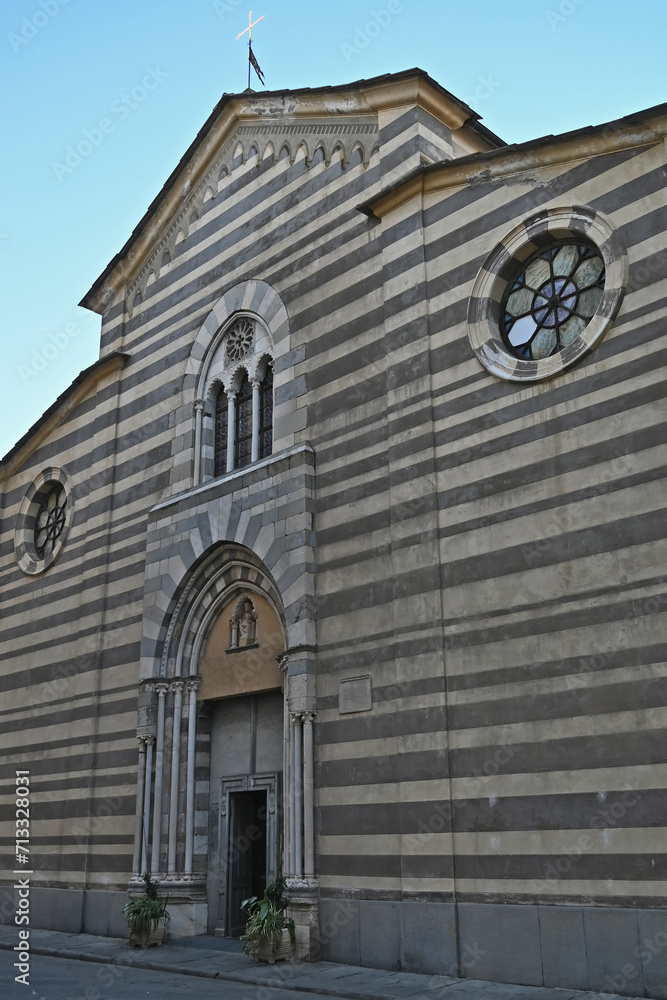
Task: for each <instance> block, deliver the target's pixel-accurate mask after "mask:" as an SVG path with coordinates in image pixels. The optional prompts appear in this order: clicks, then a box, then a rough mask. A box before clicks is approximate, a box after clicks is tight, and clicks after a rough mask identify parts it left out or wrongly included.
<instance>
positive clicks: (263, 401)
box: [259, 365, 273, 458]
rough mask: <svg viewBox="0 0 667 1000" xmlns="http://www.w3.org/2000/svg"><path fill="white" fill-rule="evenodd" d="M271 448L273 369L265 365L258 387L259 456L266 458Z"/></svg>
mask: <svg viewBox="0 0 667 1000" xmlns="http://www.w3.org/2000/svg"><path fill="white" fill-rule="evenodd" d="M272 448H273V369H272V367H271V365H268V366H267V369H266V374H265V376H264V378H263V379H262V383H261V385H260V387H259V457H260V458H266V457H267V456H268V455H270V454H271V450H272Z"/></svg>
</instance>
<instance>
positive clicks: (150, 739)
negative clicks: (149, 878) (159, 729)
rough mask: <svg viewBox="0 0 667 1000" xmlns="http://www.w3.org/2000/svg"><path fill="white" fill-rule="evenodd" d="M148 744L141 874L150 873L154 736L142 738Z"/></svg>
mask: <svg viewBox="0 0 667 1000" xmlns="http://www.w3.org/2000/svg"><path fill="white" fill-rule="evenodd" d="M142 738H143V740H144V741H145V743H146V771H145V781H144V821H143V825H142V829H141V872H142V873H143V872H145V871H148V831H149V830H150V820H151V785H152V780H153V747H154V746H155V737H154V736H144V737H142Z"/></svg>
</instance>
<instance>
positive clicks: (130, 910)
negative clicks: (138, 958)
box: [123, 872, 171, 948]
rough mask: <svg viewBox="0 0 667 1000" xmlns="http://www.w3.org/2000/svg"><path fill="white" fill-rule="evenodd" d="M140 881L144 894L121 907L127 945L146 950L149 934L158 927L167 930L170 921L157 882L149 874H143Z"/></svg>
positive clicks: (164, 900)
mask: <svg viewBox="0 0 667 1000" xmlns="http://www.w3.org/2000/svg"><path fill="white" fill-rule="evenodd" d="M142 881H143V883H144V885H145V886H146V890H145V892H143V893H142V895H141V896H134V897H133V898H132V899H131V900H130V901H129V902H128V903H126V904H125V906H124V907H123V913H124V914H125V917H126V919H127V929H128V931H129V934H130V941H129V943H130V945H131V946H132V947H135V948H136V947H139V948H147V947H148V946H149V944H150V937H151V934H152V933H153V932H154V931H155V930H157V928H158V927H164V928H167V927H168V926H169V922H170V920H171V917H170V916H169V913H168V912H167V899H166V897H165V898H164V899H163V898H161V897H160V896H159V895H158V889H159V887H160V883H159V882H158V880H157V879H153V878H151V876H150V874H149V872H145V873H144V875H142Z"/></svg>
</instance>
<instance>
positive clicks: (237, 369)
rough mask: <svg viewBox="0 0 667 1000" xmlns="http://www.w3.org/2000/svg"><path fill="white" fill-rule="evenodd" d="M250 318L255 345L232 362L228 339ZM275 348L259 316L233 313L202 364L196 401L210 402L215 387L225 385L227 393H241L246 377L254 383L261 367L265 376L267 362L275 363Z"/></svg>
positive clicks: (249, 313)
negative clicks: (237, 326)
mask: <svg viewBox="0 0 667 1000" xmlns="http://www.w3.org/2000/svg"><path fill="white" fill-rule="evenodd" d="M243 318H246V319H248V320H249V321H250V322H251V323H252V326H253V330H254V343H253V345H252V348H251V349H250V350H249V352H248V354H247V355H246V356H244V357H242V358H240V359H239V360H238V361H235V362H230V361H229V359H228V357H227V353H226V343H227V338H228V336H229V334H230V333H232V331H233V330H234V329H235V327H236V323H237V321H238V320H239V319H243ZM274 350H275V349H274V345H273V339H272V337H271V333H270V330H269V328H268V326H267V325H266V323H264V322H263V320H262V319H261V317H260V316H258V315H257V314H256V313H253V312H250V311H248V310H241V311H239V312H237V313H234V314H233V315H232V316H231V318H230V319H229V320H228V322H227V323H225V324H224V326H223V327H222V329H221V330H219V331H218V334H217V336H216V337H215V340H214V341H213V344H212V345H211V349H210V350H209V352H208V354H207V357H206V359H205V361H204V363H203V364H202V368H201V372H200V375H199V381H198V383H197V398H198V399H210V398H212V397H213V396H215V392H216V391H217V390H215V388H214V387H215V386H217V385H222V386H223V388H224V390H225V392H227V393H229V392H238V390H239V388H240V385H241V382H242V380H243V376H244V374H247V376H248V379H249V381H250V382H252V381H253V380H254V379H256V378H257V377H258V374H259V368H260V365H263V367H262V371H263V373H266V365H267V362H266V361H265V358H268V359H269V361H272V360H273V357H274Z"/></svg>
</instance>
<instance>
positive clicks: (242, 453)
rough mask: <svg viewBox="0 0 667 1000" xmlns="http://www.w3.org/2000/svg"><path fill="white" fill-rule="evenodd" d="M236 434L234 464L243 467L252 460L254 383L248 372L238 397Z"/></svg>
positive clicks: (239, 467)
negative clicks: (252, 383) (251, 382)
mask: <svg viewBox="0 0 667 1000" xmlns="http://www.w3.org/2000/svg"><path fill="white" fill-rule="evenodd" d="M235 431H236V433H235V435H234V466H235V468H237V469H242V468H243V466H244V465H249V464H250V462H251V461H252V385H251V384H250V380H249V378H248V375H247V373H244V375H243V381H242V382H241V386H240V388H239V391H238V395H237V397H236V428H235Z"/></svg>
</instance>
